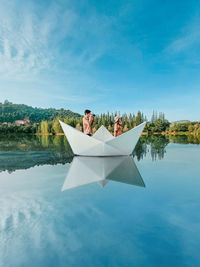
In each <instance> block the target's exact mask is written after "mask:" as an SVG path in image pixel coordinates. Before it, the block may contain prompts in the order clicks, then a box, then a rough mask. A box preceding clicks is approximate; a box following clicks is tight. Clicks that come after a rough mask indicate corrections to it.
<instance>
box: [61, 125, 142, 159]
mask: <svg viewBox="0 0 200 267" xmlns="http://www.w3.org/2000/svg"><path fill="white" fill-rule="evenodd" d="M60 124H61V127H62V129H63V131H64V133H65V135H66V137H67V139H68V142H69V144H70V146H71V148H72V150H73V153H74V154H75V155H80V156H127V155H130V154H131V153H132V152H133V150H134V148H135V146H136V144H137V142H138V140H139V138H140V135H141V133H142V131H143V129H144V127H145V124H146V122H144V123H141V124H140V125H138V126H137V127H135V128H133V129H131V130H129V131H128V132H126V133H124V134H122V135H120V136H118V137H113V136H112V134H111V133H110V132H109V131H108V130H107V129H106V128H105V127H104V126H103V125H102V126H101V127H100V128H99V129H98V130H97V131H96V133H95V134H94V135H93V136H88V135H85V134H84V133H82V132H80V131H79V130H77V129H75V128H73V127H71V126H69V125H67V124H66V123H64V122H62V121H60Z"/></svg>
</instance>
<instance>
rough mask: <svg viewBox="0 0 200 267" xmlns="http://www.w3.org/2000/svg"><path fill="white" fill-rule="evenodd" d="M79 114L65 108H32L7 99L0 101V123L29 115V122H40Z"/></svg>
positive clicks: (21, 118)
mask: <svg viewBox="0 0 200 267" xmlns="http://www.w3.org/2000/svg"><path fill="white" fill-rule="evenodd" d="M80 116H81V115H80V114H78V113H74V112H72V111H71V110H66V109H63V108H61V109H54V108H33V107H31V106H27V105H24V104H13V103H11V102H9V101H8V100H5V101H4V103H0V123H3V122H11V123H12V122H14V121H15V120H23V119H24V118H25V117H29V119H30V121H31V122H40V121H42V120H53V119H55V118H57V117H60V118H72V117H73V118H78V117H80Z"/></svg>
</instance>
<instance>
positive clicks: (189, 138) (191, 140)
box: [169, 134, 200, 144]
mask: <svg viewBox="0 0 200 267" xmlns="http://www.w3.org/2000/svg"><path fill="white" fill-rule="evenodd" d="M169 140H170V143H178V144H200V136H198V135H192V134H189V135H175V136H170V137H169Z"/></svg>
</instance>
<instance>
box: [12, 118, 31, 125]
mask: <svg viewBox="0 0 200 267" xmlns="http://www.w3.org/2000/svg"><path fill="white" fill-rule="evenodd" d="M14 124H15V125H17V126H19V125H28V124H30V120H29V118H28V117H25V118H24V119H23V120H16V121H15V122H14Z"/></svg>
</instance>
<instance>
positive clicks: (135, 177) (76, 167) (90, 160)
mask: <svg viewBox="0 0 200 267" xmlns="http://www.w3.org/2000/svg"><path fill="white" fill-rule="evenodd" d="M110 180H112V181H116V182H121V183H125V184H130V185H136V186H142V187H145V184H144V182H143V180H142V177H141V175H140V173H139V171H138V169H137V167H136V165H135V162H134V159H133V156H118V157H74V158H73V161H72V163H71V166H70V169H69V171H68V174H67V177H66V179H65V182H64V184H63V187H62V191H64V190H67V189H71V188H74V187H78V186H81V185H86V184H90V183H94V182H98V183H99V184H100V185H101V186H102V187H104V186H105V185H106V184H107V183H108V182H109V181H110Z"/></svg>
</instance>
